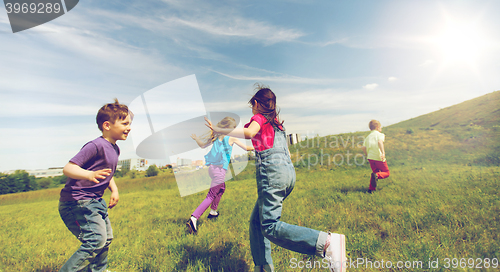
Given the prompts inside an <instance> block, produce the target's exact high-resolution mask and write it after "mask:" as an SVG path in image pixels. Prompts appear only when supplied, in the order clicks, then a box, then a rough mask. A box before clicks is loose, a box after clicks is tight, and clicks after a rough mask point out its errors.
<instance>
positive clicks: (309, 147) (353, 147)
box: [290, 91, 500, 169]
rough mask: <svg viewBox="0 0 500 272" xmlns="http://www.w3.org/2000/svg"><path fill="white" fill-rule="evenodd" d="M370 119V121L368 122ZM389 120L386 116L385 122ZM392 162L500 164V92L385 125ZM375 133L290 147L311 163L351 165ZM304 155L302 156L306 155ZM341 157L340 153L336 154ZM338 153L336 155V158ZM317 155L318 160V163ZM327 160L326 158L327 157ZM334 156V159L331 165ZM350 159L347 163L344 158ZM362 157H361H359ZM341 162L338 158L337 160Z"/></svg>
mask: <svg viewBox="0 0 500 272" xmlns="http://www.w3.org/2000/svg"><path fill="white" fill-rule="evenodd" d="M368 121H369V120H367V123H368ZM380 121H381V122H382V125H384V124H383V120H380ZM382 132H383V133H385V134H386V141H385V149H386V155H387V160H388V163H389V165H417V166H419V165H421V164H428V163H432V164H443V163H444V164H448V163H453V164H462V165H463V164H465V165H485V166H486V165H496V166H499V165H500V158H499V156H500V91H496V92H493V93H490V94H487V95H484V96H481V97H478V98H475V99H472V100H469V101H466V102H463V103H460V104H458V105H454V106H451V107H448V108H444V109H441V110H438V111H435V112H432V113H429V114H426V115H422V116H419V117H416V118H412V119H410V120H407V121H403V122H400V123H397V124H394V125H390V126H387V127H384V128H383V131H382ZM368 133H369V131H365V132H356V133H348V134H339V135H330V136H326V137H318V138H314V139H308V141H306V142H302V143H299V144H296V145H294V146H293V147H291V148H290V151H291V153H292V155H294V154H295V156H293V159H294V161H299V163H298V164H296V166H298V167H299V168H300V167H301V164H302V165H304V163H302V161H303V160H306V161H307V159H309V161H310V162H311V163H310V164H309V165H308V168H311V167H327V168H328V167H329V168H330V169H335V168H336V167H339V166H344V167H345V166H347V158H348V157H349V154H353V155H352V156H350V157H352V158H354V157H355V155H356V154H359V153H360V152H361V145H362V143H363V140H364V137H365V136H366V135H368ZM297 154H301V156H302V160H301V159H300V156H297ZM335 156H336V157H335ZM334 157H335V158H336V159H334ZM316 158H317V161H318V162H317V163H314V162H315V160H316ZM321 158H323V160H322V161H321ZM328 158H330V163H328V160H327V159H328ZM342 158H344V162H345V163H343V164H341V163H340V162H341V159H342ZM358 158H359V157H358ZM334 160H335V161H334Z"/></svg>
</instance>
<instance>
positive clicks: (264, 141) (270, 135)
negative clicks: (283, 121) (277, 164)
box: [245, 113, 283, 151]
mask: <svg viewBox="0 0 500 272" xmlns="http://www.w3.org/2000/svg"><path fill="white" fill-rule="evenodd" d="M252 121H255V122H257V123H258V124H259V125H260V130H259V132H257V134H256V135H255V136H254V137H253V138H252V144H253V147H254V148H255V151H263V150H266V149H269V148H271V147H273V144H274V128H273V125H271V123H267V124H266V122H267V119H266V117H264V115H262V114H260V113H258V114H256V115H254V116H252V118H251V119H250V122H248V123H247V124H245V127H246V128H247V127H248V126H250V124H251V123H252ZM279 128H280V129H283V127H282V126H279Z"/></svg>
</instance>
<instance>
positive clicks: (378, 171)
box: [362, 120, 390, 194]
mask: <svg viewBox="0 0 500 272" xmlns="http://www.w3.org/2000/svg"><path fill="white" fill-rule="evenodd" d="M368 126H369V127H370V130H371V131H372V132H371V133H370V134H369V135H368V136H367V137H366V138H365V141H364V142H363V147H362V149H363V153H365V156H366V157H367V159H368V162H369V163H370V167H371V168H372V174H371V176H370V186H369V187H368V193H370V194H371V193H372V192H373V191H375V190H377V181H378V180H379V179H385V178H387V177H389V174H390V173H389V167H388V166H387V162H386V159H385V150H384V140H385V135H384V134H383V133H381V132H382V125H381V124H380V122H379V121H377V120H371V121H370V123H368Z"/></svg>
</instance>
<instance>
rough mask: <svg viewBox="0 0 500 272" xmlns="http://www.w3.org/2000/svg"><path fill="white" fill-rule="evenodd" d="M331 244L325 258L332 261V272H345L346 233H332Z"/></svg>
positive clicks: (330, 266)
mask: <svg viewBox="0 0 500 272" xmlns="http://www.w3.org/2000/svg"><path fill="white" fill-rule="evenodd" d="M329 237H330V245H329V246H328V248H326V252H325V258H326V259H328V261H329V262H330V265H329V268H330V271H331V272H345V271H346V268H347V257H346V251H345V235H344V234H338V233H330V235H329Z"/></svg>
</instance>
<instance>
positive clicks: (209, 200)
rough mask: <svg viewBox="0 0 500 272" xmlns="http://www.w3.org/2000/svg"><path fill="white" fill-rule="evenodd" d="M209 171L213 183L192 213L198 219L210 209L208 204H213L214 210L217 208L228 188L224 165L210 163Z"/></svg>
mask: <svg viewBox="0 0 500 272" xmlns="http://www.w3.org/2000/svg"><path fill="white" fill-rule="evenodd" d="M208 173H209V175H210V177H211V178H212V184H211V185H210V190H209V191H208V194H207V197H206V198H205V200H203V202H201V204H200V205H199V206H198V208H196V210H195V211H194V212H193V214H192V216H194V217H196V219H199V218H200V217H201V215H202V214H203V213H204V212H205V211H206V210H207V209H208V206H211V209H212V210H217V207H218V206H219V201H220V199H221V197H222V195H223V194H224V191H225V190H226V183H225V182H224V178H225V177H226V169H224V168H222V166H216V165H210V166H209V168H208Z"/></svg>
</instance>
